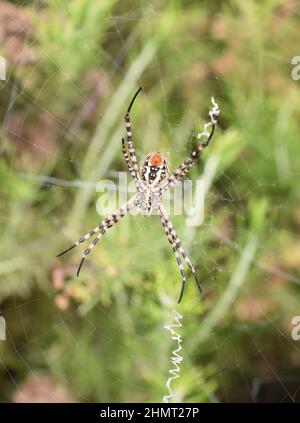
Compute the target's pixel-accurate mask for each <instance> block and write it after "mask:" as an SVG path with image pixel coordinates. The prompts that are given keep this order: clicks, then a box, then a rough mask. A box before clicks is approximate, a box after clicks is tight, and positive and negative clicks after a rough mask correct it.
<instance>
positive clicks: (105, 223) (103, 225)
mask: <svg viewBox="0 0 300 423" xmlns="http://www.w3.org/2000/svg"><path fill="white" fill-rule="evenodd" d="M135 197H136V196H133V197H132V198H131V199H130V200H129V201H128V202H127V203H126V204H125V205H124V206H122V207H120V208H119V209H117V210H115V211H114V212H113V213H111V214H110V215H109V216H107V217H106V218H105V219H104V220H102V221H101V222H100V223H99V225H98V226H97V227H96V228H95V229H93V230H92V231H91V232H89V233H87V234H86V235H84V236H83V237H81V238H80V239H79V240H78V241H77V242H75V244H73V245H72V246H71V247H70V248H68V249H67V250H65V251H63V252H62V253H60V254H58V256H57V257H59V256H62V255H63V254H65V253H67V252H68V251H70V250H72V249H73V248H75V247H76V246H77V245H79V244H80V243H81V242H84V241H86V240H87V239H89V238H90V237H91V236H92V235H93V234H95V233H97V232H99V231H100V233H99V234H98V235H97V236H96V238H95V239H94V241H93V242H92V243H91V244H90V245H89V246H88V248H87V249H86V250H85V251H84V254H83V257H82V259H81V261H80V264H79V267H78V270H77V276H79V273H80V269H81V267H82V265H83V263H84V260H85V259H86V257H87V255H88V254H89V253H90V252H91V250H92V249H93V248H94V247H95V245H96V244H97V242H98V241H99V240H100V239H101V237H102V236H103V235H104V234H105V232H106V231H107V229H109V228H111V227H112V226H114V225H115V224H116V223H118V222H119V220H120V219H121V218H122V217H124V216H125V215H126V214H127V213H128V211H129V210H130V209H132V208H133V207H134V201H135Z"/></svg>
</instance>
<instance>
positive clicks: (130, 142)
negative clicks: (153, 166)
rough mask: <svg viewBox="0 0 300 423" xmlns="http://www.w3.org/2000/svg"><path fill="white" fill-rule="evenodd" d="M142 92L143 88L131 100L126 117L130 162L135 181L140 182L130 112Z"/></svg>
mask: <svg viewBox="0 0 300 423" xmlns="http://www.w3.org/2000/svg"><path fill="white" fill-rule="evenodd" d="M141 90H142V87H140V88H139V89H138V90H137V92H136V93H135V95H134V96H133V99H132V100H131V102H130V104H129V107H128V109H127V112H126V115H125V126H126V132H127V143H128V149H129V156H130V160H131V164H132V169H133V172H134V174H135V179H137V180H140V176H139V168H138V164H137V159H136V154H135V148H134V145H133V140H132V127H131V120H130V115H129V113H130V110H131V107H132V105H133V103H134V101H135V99H136V97H137V96H138V94H139V93H140V91H141Z"/></svg>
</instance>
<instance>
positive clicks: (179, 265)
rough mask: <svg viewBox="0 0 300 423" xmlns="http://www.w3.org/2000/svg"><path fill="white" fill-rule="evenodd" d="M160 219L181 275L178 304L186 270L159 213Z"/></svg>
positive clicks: (184, 282) (182, 290) (181, 294)
mask: <svg viewBox="0 0 300 423" xmlns="http://www.w3.org/2000/svg"><path fill="white" fill-rule="evenodd" d="M160 219H161V223H162V225H163V228H164V230H165V233H166V235H167V237H168V241H169V243H170V244H171V246H172V250H173V252H174V254H175V257H176V261H177V265H178V267H179V270H180V273H181V277H182V286H181V291H180V295H179V299H178V304H179V303H180V301H181V299H182V296H183V292H184V288H185V284H186V272H185V270H184V267H183V265H182V262H181V259H180V254H179V253H178V251H177V248H176V246H175V244H174V241H173V239H172V236H171V233H170V231H169V229H168V226H167V223H166V221H165V219H164V217H163V216H162V215H160Z"/></svg>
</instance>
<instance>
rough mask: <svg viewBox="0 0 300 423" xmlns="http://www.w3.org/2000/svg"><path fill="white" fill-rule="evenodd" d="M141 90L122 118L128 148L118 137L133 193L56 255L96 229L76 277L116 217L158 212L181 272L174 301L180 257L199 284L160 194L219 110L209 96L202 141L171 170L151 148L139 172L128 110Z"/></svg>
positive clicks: (180, 175) (188, 164) (181, 173)
mask: <svg viewBox="0 0 300 423" xmlns="http://www.w3.org/2000/svg"><path fill="white" fill-rule="evenodd" d="M141 90H142V87H140V88H139V89H138V91H137V92H136V93H135V95H134V97H133V99H132V100H131V102H130V105H129V107H128V109H127V112H126V115H125V118H124V119H125V126H126V132H127V144H128V151H127V148H126V144H125V140H124V138H123V139H122V153H123V156H124V159H125V161H126V164H127V167H128V171H129V172H130V174H131V175H132V177H133V179H134V181H135V184H136V188H137V194H135V195H134V196H133V197H132V198H131V199H130V200H129V201H128V202H127V203H126V204H124V205H123V206H122V207H120V208H119V209H117V210H115V211H114V212H112V213H111V214H110V215H109V216H107V217H106V218H105V219H104V220H102V221H101V222H100V223H99V225H98V226H96V227H95V228H94V229H93V230H91V231H90V232H88V233H87V234H85V235H83V236H82V237H81V238H79V240H78V241H76V242H75V244H73V245H71V247H69V248H68V249H67V250H65V251H63V252H62V253H60V254H58V256H57V257H59V256H62V255H63V254H65V253H67V252H68V251H70V250H72V249H73V248H75V247H77V245H79V244H81V243H82V242H85V241H86V240H87V239H89V238H90V237H91V236H93V235H94V234H96V233H98V232H99V234H98V235H97V236H96V237H95V238H94V240H93V242H92V243H91V244H90V245H89V246H88V248H87V249H86V250H85V251H84V254H83V257H82V259H81V261H80V264H79V267H78V270H77V276H79V273H80V270H81V267H82V265H83V263H84V260H85V259H86V257H87V256H88V254H89V253H90V252H91V250H92V249H93V248H94V247H95V245H96V244H97V242H98V241H99V240H100V238H101V237H102V236H103V235H104V234H105V232H106V231H107V229H109V228H111V227H112V226H114V225H115V224H116V223H118V222H119V220H120V219H121V218H122V217H124V216H125V215H126V214H127V213H128V212H129V211H130V210H131V209H132V208H133V207H138V208H139V209H140V210H141V212H142V213H143V214H146V215H148V216H150V214H151V212H152V211H153V210H155V211H157V212H158V214H159V215H160V219H161V223H162V226H163V228H164V231H165V233H166V236H167V238H168V241H169V243H170V244H171V246H172V249H173V252H174V255H175V258H176V261H177V265H178V267H179V270H180V273H181V278H182V285H181V291H180V295H179V299H178V303H180V301H181V299H182V296H183V293H184V289H185V285H186V271H185V269H184V267H183V264H182V258H183V260H184V261H185V263H186V265H187V266H188V267H189V269H190V270H191V272H192V274H193V276H194V278H195V281H196V284H197V287H198V289H199V291H200V293H201V286H200V283H199V280H198V278H197V275H196V270H195V267H194V266H193V264H192V262H191V260H190V259H189V257H188V255H187V254H186V252H185V251H184V249H183V247H182V245H181V241H180V239H179V238H178V235H177V233H176V231H175V229H174V227H173V225H172V222H171V221H170V219H169V217H168V215H167V213H166V211H165V209H164V207H163V204H162V195H163V193H164V192H165V191H166V190H167V189H170V188H172V187H173V186H174V185H175V184H176V183H177V182H178V181H181V180H182V179H184V177H185V176H186V174H187V173H188V171H189V170H190V169H191V168H192V166H193V165H194V164H195V163H196V161H197V159H198V157H199V156H200V155H201V153H202V151H203V150H204V149H205V148H206V147H207V146H208V145H209V142H210V140H211V138H212V136H213V134H214V131H215V127H216V124H217V117H218V115H219V113H220V110H219V107H218V105H217V104H216V102H215V100H214V98H213V97H212V99H211V100H212V107H211V109H210V111H209V117H210V122H208V123H206V124H205V126H204V131H203V132H201V133H199V134H198V138H199V139H201V138H202V136H205V137H206V141H204V142H202V143H199V144H198V146H197V147H196V149H195V150H193V151H192V153H191V154H190V155H189V156H188V158H187V159H186V160H184V161H183V162H182V163H181V165H180V166H179V167H178V168H177V169H176V170H175V171H174V172H173V173H171V174H169V162H168V160H167V157H166V156H165V155H164V154H162V153H160V152H159V151H154V152H152V153H149V154H147V155H146V156H145V157H144V159H143V160H142V162H141V165H140V171H139V168H138V164H137V158H136V153H135V148H134V145H133V138H132V128H131V120H130V111H131V108H132V105H133V103H134V101H135V99H136V97H137V96H138V94H139V93H140V91H141ZM209 126H211V131H210V132H208V127H209ZM128 152H129V154H128Z"/></svg>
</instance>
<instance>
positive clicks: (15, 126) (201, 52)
mask: <svg viewBox="0 0 300 423" xmlns="http://www.w3.org/2000/svg"><path fill="white" fill-rule="evenodd" d="M13 3H14V4H13ZM1 4H2V9H1V11H0V22H1V25H2V28H3V31H2V34H1V36H0V52H1V55H2V56H3V57H5V59H6V61H7V78H6V81H0V82H1V91H2V95H1V107H0V111H1V117H2V122H3V124H2V129H1V147H0V148H1V150H0V152H1V157H0V178H1V184H0V192H1V206H0V207H1V215H0V216H1V217H0V222H1V238H2V241H1V244H0V248H1V260H0V276H1V278H0V302H1V309H2V312H3V314H4V316H5V318H6V321H7V326H8V340H7V341H6V342H4V341H0V380H1V383H0V400H1V401H18V400H20V399H19V396H18V395H20V393H21V392H25V393H26V395H27V398H28V397H29V398H31V399H32V400H34V392H35V391H34V388H33V387H32V384H33V385H34V384H36V385H37V387H38V388H37V389H39V387H41V386H42V384H43V383H45V382H43V379H41V377H42V376H43V375H46V376H49V378H50V379H49V380H50V381H51V382H49V380H48V383H50V385H49V386H51V387H52V388H51V389H50V388H49V387H48V388H47V386H48V385H46V388H45V387H44V388H43V389H44V391H45V392H44V394H45V398H44V399H45V400H49V401H50V400H51V392H50V391H51V390H52V389H53V391H54V388H53V385H51V384H54V386H56V384H58V385H59V386H61V387H63V389H64V390H66V391H67V392H68V395H70V397H71V398H72V399H73V400H74V401H102V402H104V401H160V400H161V399H162V397H163V395H164V394H165V393H166V388H165V382H166V380H167V377H168V369H169V366H170V355H171V350H172V347H174V341H172V340H171V339H170V337H169V334H168V333H167V332H166V330H165V329H164V328H163V326H164V324H166V323H168V322H171V321H172V316H173V314H172V310H173V308H174V307H176V300H177V296H178V294H179V290H180V275H179V272H178V268H177V265H176V261H175V258H174V256H173V253H172V250H171V248H170V247H169V244H168V242H167V239H166V238H165V235H164V232H163V230H162V227H161V225H160V223H159V219H158V218H157V217H153V218H150V219H145V218H144V217H142V216H136V217H134V216H127V217H126V218H125V219H124V220H123V221H122V222H120V224H119V225H117V226H116V227H115V228H114V229H113V230H112V231H111V232H110V233H108V234H106V235H105V237H104V239H103V240H102V241H101V243H99V244H98V245H97V248H95V249H94V250H93V252H92V254H90V255H89V260H88V263H87V264H86V265H85V267H84V268H83V271H82V273H81V275H80V278H76V276H75V274H76V265H78V263H79V260H80V257H81V253H82V249H81V248H78V249H76V250H74V251H73V252H72V254H70V255H68V256H66V257H63V258H61V259H60V260H58V259H55V256H56V254H57V253H58V252H60V251H61V250H62V249H64V248H65V247H66V246H68V245H69V244H71V243H72V242H73V241H74V240H76V239H78V237H79V236H80V235H82V234H83V233H85V232H87V231H89V230H90V229H91V228H93V227H95V225H96V222H98V221H99V216H98V215H97V213H96V210H95V204H96V200H97V193H96V189H95V186H96V183H97V182H98V181H99V180H100V179H104V178H105V179H107V178H113V179H114V178H115V176H114V174H113V173H112V171H114V172H116V171H125V170H126V169H125V164H124V161H123V158H122V154H121V142H120V140H121V137H122V135H123V134H124V124H123V115H124V112H125V110H126V107H127V105H128V102H129V100H130V98H131V96H132V95H133V93H134V92H135V90H136V87H137V86H138V85H139V84H142V85H143V87H144V92H143V95H141V97H140V98H138V100H137V101H136V103H135V105H134V110H133V113H132V115H133V122H134V134H135V144H136V149H137V155H138V159H139V160H140V159H141V158H142V157H143V155H144V153H146V152H148V151H152V150H155V149H159V150H164V151H167V152H168V154H169V157H170V159H171V161H172V163H173V167H175V166H176V165H177V164H178V163H180V161H182V159H183V157H184V156H187V154H188V153H189V151H190V150H191V148H192V147H193V145H194V143H195V140H194V139H193V136H192V135H191V134H192V133H193V132H194V133H195V131H199V130H201V129H202V127H203V125H204V122H205V121H206V120H207V112H208V108H209V106H210V97H211V96H212V95H214V96H215V98H216V100H217V101H218V103H219V106H220V109H221V116H220V124H219V126H218V129H217V131H216V133H215V136H214V139H213V142H212V144H211V145H210V147H209V149H208V150H207V151H206V152H205V154H204V155H203V157H202V158H201V160H200V161H199V164H197V165H196V166H195V168H194V169H193V170H192V172H191V174H190V177H191V178H192V179H193V180H195V178H197V177H199V175H201V176H202V177H203V178H204V180H205V182H206V183H207V188H208V189H207V193H206V198H205V219H204V224H203V225H201V226H198V227H185V216H171V218H172V221H173V223H174V226H175V227H176V229H177V232H178V234H179V236H180V237H181V239H182V242H183V245H184V246H185V248H186V249H187V250H188V251H189V255H190V257H191V258H192V261H193V262H194V263H195V264H196V265H197V266H196V267H197V271H198V273H199V275H200V278H201V281H202V285H203V289H204V292H205V299H204V300H203V301H200V300H199V296H198V295H197V292H196V287H195V286H194V281H193V279H192V278H191V277H189V280H188V286H187V290H186V293H185V296H184V298H183V302H182V304H180V307H179V306H178V307H177V310H178V311H179V312H180V313H181V314H182V315H183V327H182V328H181V329H180V333H181V334H182V337H183V356H184V361H183V363H182V369H181V376H180V379H178V380H176V381H174V383H173V385H172V386H173V388H174V391H175V399H176V400H178V401H260V400H261V401H275V400H278V401H280V400H287V401H292V400H293V398H292V396H293V395H294V394H296V392H297V387H298V384H297V381H299V373H300V372H299V366H300V356H299V345H297V343H296V342H295V341H292V339H291V336H290V330H291V326H290V322H291V319H292V317H293V316H294V315H299V312H300V308H299V300H300V292H299V283H300V275H299V268H300V243H299V239H298V237H297V233H298V232H299V227H300V206H299V199H300V193H299V188H298V175H299V168H300V147H299V142H298V141H297V140H298V132H299V110H300V109H299V106H300V96H299V81H294V80H293V79H292V78H291V70H292V66H291V58H292V57H293V56H296V55H299V53H300V52H299V47H297V46H298V38H299V34H298V26H299V10H298V8H297V5H296V2H293V1H283V0H264V1H259V2H258V1H248V2H240V1H237V0H229V1H218V0H215V1H210V2H199V1H189V2H183V1H171V0H170V1H165V2H160V1H156V0H152V1H151V2H144V1H131V0H127V1H123V2H121V1H118V0H115V1H109V0H107V1H106V0H105V1H99V2H97V1H92V0H74V1H72V2H70V1H67V0H59V1H57V0H48V1H43V2H42V1H41V2H36V1H32V2H30V1H28V2H25V4H24V3H23V2H22V4H20V2H1ZM51 178H52V179H51ZM78 181H79V185H78ZM76 183H77V184H76ZM78 186H79V187H78ZM28 381H31V382H30V383H31V384H30V383H29V382H28ZM43 389H42V391H43ZM32 392H33V393H32ZM30 395H31V396H30ZM52 399H53V398H52Z"/></svg>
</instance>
